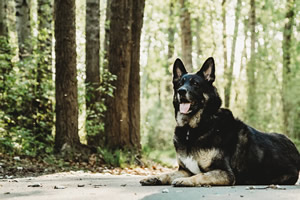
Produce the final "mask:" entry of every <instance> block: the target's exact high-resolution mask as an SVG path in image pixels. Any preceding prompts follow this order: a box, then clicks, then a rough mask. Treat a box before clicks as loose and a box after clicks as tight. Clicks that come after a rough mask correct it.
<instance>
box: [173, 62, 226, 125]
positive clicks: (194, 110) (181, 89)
mask: <svg viewBox="0 0 300 200" xmlns="http://www.w3.org/2000/svg"><path fill="white" fill-rule="evenodd" d="M214 80H215V63H214V59H213V58H212V57H210V58H208V59H207V60H206V61H205V62H204V64H203V66H202V67H201V69H200V70H199V71H198V72H197V73H195V74H190V73H187V71H186V69H185V67H184V65H183V63H182V61H181V60H180V59H176V61H175V63H174V66H173V86H174V97H173V105H174V108H175V117H176V121H177V124H178V126H184V125H186V124H189V125H190V126H191V127H197V125H198V123H199V122H200V120H201V118H202V117H203V115H212V114H214V112H216V111H217V110H218V109H219V108H220V106H221V99H220V97H219V95H218V93H217V90H216V88H215V87H214V86H213V82H214Z"/></svg>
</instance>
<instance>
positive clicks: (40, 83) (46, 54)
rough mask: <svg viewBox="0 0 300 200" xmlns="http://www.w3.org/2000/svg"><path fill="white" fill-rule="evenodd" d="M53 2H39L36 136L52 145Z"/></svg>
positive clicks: (44, 0)
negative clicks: (50, 92) (50, 94)
mask: <svg viewBox="0 0 300 200" xmlns="http://www.w3.org/2000/svg"><path fill="white" fill-rule="evenodd" d="M52 5H53V1H52V0H38V50H39V60H38V64H37V86H36V98H35V99H36V100H35V108H36V115H37V117H36V121H35V123H36V124H35V131H34V132H35V135H36V138H37V140H38V141H40V142H43V143H46V144H47V143H48V144H49V143H50V142H51V141H49V140H48V138H49V136H50V138H51V137H52V127H53V117H54V116H53V114H54V113H53V109H52V100H51V98H49V96H48V95H47V92H49V90H51V89H52V20H53V19H52V16H53V11H52V8H53V6H52Z"/></svg>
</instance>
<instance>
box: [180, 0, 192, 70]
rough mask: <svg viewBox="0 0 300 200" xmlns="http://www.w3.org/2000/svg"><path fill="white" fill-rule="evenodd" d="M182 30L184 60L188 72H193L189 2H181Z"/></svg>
mask: <svg viewBox="0 0 300 200" xmlns="http://www.w3.org/2000/svg"><path fill="white" fill-rule="evenodd" d="M180 6H181V12H180V28H181V48H182V60H183V62H184V65H185V66H186V68H187V71H189V72H191V71H192V70H193V62H192V30H191V14H190V12H189V8H188V0H180Z"/></svg>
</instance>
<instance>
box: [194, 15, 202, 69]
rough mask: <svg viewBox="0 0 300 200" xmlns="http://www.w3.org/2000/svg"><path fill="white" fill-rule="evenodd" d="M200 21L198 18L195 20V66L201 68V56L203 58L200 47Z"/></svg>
mask: <svg viewBox="0 0 300 200" xmlns="http://www.w3.org/2000/svg"><path fill="white" fill-rule="evenodd" d="M202 23H203V22H202V21H200V19H199V18H196V42H197V44H196V51H197V66H201V62H202V60H201V56H203V55H202V54H203V53H202V52H203V51H202V47H201V43H202V40H201V26H202Z"/></svg>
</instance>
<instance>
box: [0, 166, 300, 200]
mask: <svg viewBox="0 0 300 200" xmlns="http://www.w3.org/2000/svg"><path fill="white" fill-rule="evenodd" d="M144 177H145V176H138V175H128V174H127V175H126V174H123V175H111V174H109V173H86V172H83V171H79V172H64V173H56V174H50V175H42V176H38V177H27V178H16V179H0V199H1V200H2V199H3V200H4V199H5V200H6V199H16V200H40V199H43V200H48V199H49V200H50V199H51V200H52V199H55V200H56V199H72V200H77V199H78V200H79V199H80V200H82V199H101V200H106V199H107V200H127V199H128V200H134V199H144V200H154V199H155V200H157V199H159V200H161V199H172V200H176V199H189V200H193V199H208V200H219V199H222V200H226V199H228V200H235V199H239V200H242V199H249V200H258V199H264V200H268V199H270V200H276V199H282V200H291V199H293V200H297V199H299V200H300V185H295V186H232V187H197V188H183V187H172V186H141V185H140V184H139V181H140V180H141V179H142V178H144Z"/></svg>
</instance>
